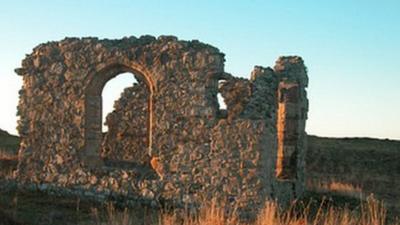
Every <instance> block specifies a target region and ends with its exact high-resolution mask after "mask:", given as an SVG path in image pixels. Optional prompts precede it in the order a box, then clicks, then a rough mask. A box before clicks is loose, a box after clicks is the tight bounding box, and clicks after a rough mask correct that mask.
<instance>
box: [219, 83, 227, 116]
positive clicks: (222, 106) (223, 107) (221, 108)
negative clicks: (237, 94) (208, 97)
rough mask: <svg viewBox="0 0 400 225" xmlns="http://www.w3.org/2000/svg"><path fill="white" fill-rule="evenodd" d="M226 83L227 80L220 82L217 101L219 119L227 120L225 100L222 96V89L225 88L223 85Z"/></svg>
mask: <svg viewBox="0 0 400 225" xmlns="http://www.w3.org/2000/svg"><path fill="white" fill-rule="evenodd" d="M225 82H226V81H225V80H218V93H217V100H218V117H219V118H227V116H228V111H227V105H226V103H225V98H224V97H223V95H222V94H221V89H222V88H223V85H224V83H225Z"/></svg>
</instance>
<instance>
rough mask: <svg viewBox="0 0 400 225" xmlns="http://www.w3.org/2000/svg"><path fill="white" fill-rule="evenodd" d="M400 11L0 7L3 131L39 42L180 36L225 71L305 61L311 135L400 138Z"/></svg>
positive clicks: (393, 5) (264, 5) (394, 4)
mask: <svg viewBox="0 0 400 225" xmlns="http://www.w3.org/2000/svg"><path fill="white" fill-rule="evenodd" d="M398 12H400V1H388V0H386V1H385V0H382V1H355V0H353V1H344V0H343V1H339V0H336V1H323V0H322V1H307V0H305V1H299V0H297V1H289V0H287V1H266V0H264V1H257V0H248V1H244V0H243V1H235V0H230V1H228V0H226V1H224V0H202V1H189V0H181V1H177V0H176V1H174V0H169V1H155V0H146V1H144V0H142V1H111V0H109V1H105V0H103V1H101V0H97V1H94V0H85V1H83V0H82V1H77V0H52V1H44V0H41V1H39V0H37V1H33V0H25V1H17V0H14V1H8V2H6V1H3V2H1V3H0V31H1V33H0V50H1V51H0V96H1V99H0V104H1V109H0V128H3V129H7V130H8V131H10V132H11V133H16V131H15V126H16V120H17V118H16V116H15V111H16V105H17V101H18V97H17V95H18V90H19V88H20V87H21V85H22V81H21V77H19V76H17V75H16V74H15V73H14V72H13V69H14V68H16V67H18V66H19V65H20V62H21V60H22V59H23V58H24V56H25V54H27V53H30V52H31V51H32V48H33V47H35V46H36V45H38V44H39V43H42V42H46V41H50V40H60V39H62V38H64V37H65V36H77V37H82V36H97V37H100V38H121V37H123V36H131V35H135V36H140V35H142V34H151V35H154V36H158V35H161V34H173V35H176V36H178V37H179V38H180V39H186V40H191V39H199V40H201V41H203V42H206V43H209V44H211V45H214V46H216V47H218V48H219V49H220V50H221V51H222V52H224V53H225V54H226V63H225V70H226V71H227V72H230V73H232V74H234V75H236V76H242V77H248V76H249V73H250V72H251V70H252V68H253V66H254V65H262V66H273V65H274V62H275V60H276V59H277V58H278V57H279V56H281V55H300V56H302V57H303V59H304V60H305V63H306V65H307V67H308V69H309V77H310V85H309V89H308V93H309V99H310V111H309V120H308V121H307V131H308V133H310V134H316V135H321V136H368V137H380V138H392V139H400V88H399V84H400V72H399V71H400V69H399V66H398V65H399V56H398V54H399V52H400V13H398ZM117 78H119V77H117ZM127 82H131V80H129V79H128V78H124V77H123V76H121V78H120V79H118V80H115V81H113V82H112V83H110V84H109V85H107V87H106V88H107V89H105V93H104V98H105V99H108V98H110V99H112V98H114V99H115V98H117V96H118V95H119V93H120V92H121V91H122V88H123V87H125V86H128V85H129V84H128V85H127ZM109 92H110V93H109ZM111 92H115V93H111ZM110 105H111V104H110ZM109 110H110V109H109ZM105 111H107V110H105Z"/></svg>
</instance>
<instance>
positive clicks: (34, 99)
mask: <svg viewBox="0 0 400 225" xmlns="http://www.w3.org/2000/svg"><path fill="white" fill-rule="evenodd" d="M16 72H17V73H18V74H19V75H21V76H23V80H24V85H23V87H22V89H21V91H20V102H19V106H18V114H19V115H20V120H19V126H18V130H19V133H20V135H21V146H20V150H19V167H18V176H17V177H18V179H19V181H20V182H23V183H29V184H31V185H36V186H38V187H39V188H40V189H43V190H47V189H52V190H54V188H57V190H59V189H62V190H66V191H70V190H75V191H76V190H80V191H78V193H81V194H83V195H92V196H95V197H96V198H100V199H107V198H110V197H113V196H114V197H115V196H122V198H119V199H120V200H121V201H128V202H129V201H134V200H135V201H136V200H138V199H140V200H142V201H143V200H146V201H150V202H159V201H166V200H168V201H172V202H174V203H175V204H176V205H179V204H197V203H200V202H202V201H204V200H205V199H212V198H215V197H217V198H219V199H221V200H224V201H225V202H230V203H235V204H238V205H239V207H240V209H241V210H240V213H241V215H242V217H244V218H247V217H248V218H250V217H254V216H255V213H256V212H257V210H254V209H256V208H258V207H260V206H261V205H262V203H263V202H264V201H265V200H266V199H268V198H273V199H275V198H277V199H278V200H281V199H282V202H287V201H289V200H292V199H293V198H295V197H296V196H299V195H300V194H301V192H302V190H303V186H304V185H303V181H304V175H303V170H304V162H303V161H304V156H303V155H304V151H305V144H306V140H305V138H306V136H305V131H304V126H305V119H306V114H307V109H308V108H307V99H306V92H305V88H306V86H307V75H306V69H305V66H304V64H303V61H302V59H301V58H299V57H281V58H279V59H278V61H277V64H276V66H275V69H274V70H273V69H271V68H263V67H260V66H257V67H255V69H254V71H253V72H252V74H251V75H252V76H251V79H250V80H247V79H239V78H235V77H233V76H231V75H230V74H227V73H225V72H224V55H223V53H221V52H219V50H218V49H216V48H214V47H212V46H210V45H207V44H203V43H201V42H198V41H196V40H194V41H181V40H178V39H177V38H176V37H172V36H161V37H159V38H157V39H156V38H154V37H152V36H142V37H140V38H136V37H129V38H124V39H120V40H98V39H96V38H82V39H78V38H66V39H64V40H62V41H59V42H48V43H46V44H41V45H39V46H38V47H36V48H35V49H34V50H33V53H32V54H30V55H27V57H26V58H25V59H24V60H23V62H22V67H21V68H19V69H16ZM123 72H132V73H133V74H135V75H136V76H137V78H138V80H139V81H140V82H139V84H138V85H136V86H133V87H130V88H128V89H126V90H125V91H124V93H123V94H122V95H121V98H120V99H119V100H118V101H117V102H116V104H115V110H114V111H113V112H112V113H111V114H110V115H109V116H108V117H107V120H106V123H107V125H108V126H109V132H108V133H107V134H106V135H105V137H104V138H103V134H102V133H101V125H102V121H101V114H102V113H101V105H102V98H101V93H102V89H103V87H104V85H105V84H106V83H107V81H109V80H110V79H112V78H113V77H115V76H117V75H118V74H120V73H123ZM221 81H223V82H222V84H220V83H221ZM286 83H293V84H295V85H297V87H298V89H297V90H298V99H297V100H298V101H297V103H296V104H294V105H289V104H291V100H290V98H289V100H290V101H286V100H285V98H283V99H284V100H283V101H279V99H278V96H279V95H280V94H279V93H281V90H282V89H283V87H284V85H286ZM219 92H220V93H221V95H222V96H223V97H224V98H225V102H226V105H227V113H226V114H227V115H226V117H224V116H222V112H221V110H219V108H218V100H217V94H218V93H219ZM280 104H284V105H286V104H287V107H292V108H294V110H295V111H296V112H298V113H296V114H295V116H294V117H282V118H283V120H285V119H286V118H287V119H293V120H288V122H287V124H288V125H287V126H286V127H287V128H286V127H285V128H284V129H279V123H278V119H277V118H278V117H279V116H278V114H279V113H278V111H279V107H278V105H280ZM293 126H294V127H293ZM278 131H279V132H281V133H283V136H284V137H285V135H286V133H287V135H292V134H296V135H295V137H294V138H291V139H290V140H289V139H288V141H287V142H285V141H283V142H282V141H280V140H279V138H278ZM287 135H286V136H287ZM285 140H286V139H285ZM289 142H290V146H295V150H294V151H289V150H286V149H287V148H288V147H287V146H288V145H287V143H289ZM281 143H284V145H283V146H284V151H282V152H281V153H279V157H278V146H280V144H281ZM282 154H283V155H282ZM286 154H288V155H286ZM294 156H295V157H294ZM286 158H290V159H293V160H289V161H290V162H289V163H286V161H285V160H284V161H283V162H284V163H283V164H282V163H281V164H279V162H278V163H277V161H279V160H280V159H286ZM107 160H114V161H115V162H116V163H114V164H113V165H111V166H110V165H109V164H107ZM118 161H120V162H121V163H120V164H119V163H118ZM123 162H133V163H134V164H136V165H137V166H135V165H134V164H132V166H128V167H126V166H122V165H123ZM140 165H142V166H140ZM143 165H145V166H146V168H143ZM276 165H282V166H281V167H279V168H283V169H285V168H284V167H286V166H288V171H290V174H296V175H295V176H293V179H289V180H281V179H279V176H278V177H277V176H276V175H277V170H276V169H277V167H276ZM149 174H150V175H149ZM155 174H157V175H155ZM50 187H51V188H50Z"/></svg>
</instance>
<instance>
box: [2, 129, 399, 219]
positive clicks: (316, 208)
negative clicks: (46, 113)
mask: <svg viewBox="0 0 400 225" xmlns="http://www.w3.org/2000/svg"><path fill="white" fill-rule="evenodd" d="M308 142H309V149H308V153H307V159H306V170H307V188H308V192H307V194H306V195H305V196H304V199H303V200H299V201H298V202H296V203H294V204H293V206H292V207H291V208H289V209H284V210H282V209H280V208H279V207H278V205H277V204H276V203H275V202H266V203H265V207H264V209H263V210H262V212H261V213H260V216H259V218H258V219H257V220H256V221H254V222H253V224H254V225H334V224H335V225H336V224H337V225H353V224H354V225H383V224H388V225H389V224H390V225H392V224H393V225H394V224H396V225H398V224H399V223H398V222H397V221H396V220H395V217H396V216H397V214H398V211H396V210H395V209H396V208H397V209H398V208H399V207H400V189H399V188H398V187H400V183H399V182H400V164H399V163H398V160H399V159H400V141H390V140H377V139H368V138H321V137H316V136H310V137H309V141H308ZM18 143H19V138H18V137H15V136H12V135H9V134H8V133H6V132H4V131H1V130H0V168H1V169H0V177H4V176H5V175H9V174H11V172H12V170H14V169H15V168H16V165H17V161H16V159H17V157H16V152H17V149H18ZM370 193H375V197H376V199H379V200H376V199H375V198H372V197H368V196H369V194H370ZM324 196H328V197H324ZM380 200H384V202H385V205H384V204H383V202H382V201H380ZM387 209H388V210H389V211H387ZM388 218H389V220H388ZM236 223H237V218H235V217H234V216H232V215H226V214H225V213H224V211H223V210H222V209H221V208H220V207H218V206H217V204H215V202H214V203H212V204H210V205H205V206H204V207H202V208H201V209H200V210H199V211H197V212H196V213H194V212H193V211H191V212H188V211H185V210H175V211H171V210H155V209H150V208H147V207H145V206H140V205H138V206H137V207H134V208H132V209H121V208H117V207H115V206H114V205H113V204H112V203H107V204H104V205H99V204H98V203H94V202H87V201H83V200H80V199H74V198H60V197H54V196H46V195H42V194H40V193H21V192H16V191H9V192H4V191H2V190H1V189H0V225H1V224H34V225H36V224H61V225H63V224H65V225H67V224H78V225H83V224H98V225H100V224H101V225H116V224H121V225H128V224H133V225H137V224H143V225H161V224H165V225H172V224H181V225H200V224H202V225H203V224H204V225H225V224H236Z"/></svg>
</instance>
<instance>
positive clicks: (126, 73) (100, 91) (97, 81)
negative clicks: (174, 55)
mask: <svg viewBox="0 0 400 225" xmlns="http://www.w3.org/2000/svg"><path fill="white" fill-rule="evenodd" d="M121 91H122V93H121ZM152 97H153V83H152V81H151V78H149V77H145V76H144V75H143V74H141V73H140V72H137V71H136V70H131V69H130V68H128V67H125V66H120V65H115V66H113V67H110V68H106V69H104V70H102V71H99V72H98V73H97V74H95V75H94V76H93V77H92V80H91V81H90V83H89V84H88V87H87V89H86V97H85V151H84V152H82V153H83V155H82V156H83V159H84V162H85V164H86V165H88V166H89V167H97V166H100V165H104V164H105V165H106V166H118V167H128V168H132V167H135V168H136V167H140V168H142V169H143V171H145V172H146V171H150V170H151V168H149V165H150V156H149V150H150V149H151V135H152V133H151V127H152V112H153V111H152V107H153V99H152Z"/></svg>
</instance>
